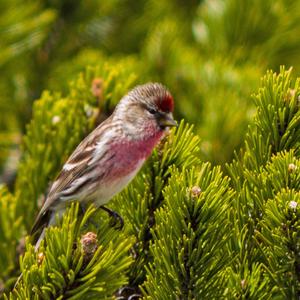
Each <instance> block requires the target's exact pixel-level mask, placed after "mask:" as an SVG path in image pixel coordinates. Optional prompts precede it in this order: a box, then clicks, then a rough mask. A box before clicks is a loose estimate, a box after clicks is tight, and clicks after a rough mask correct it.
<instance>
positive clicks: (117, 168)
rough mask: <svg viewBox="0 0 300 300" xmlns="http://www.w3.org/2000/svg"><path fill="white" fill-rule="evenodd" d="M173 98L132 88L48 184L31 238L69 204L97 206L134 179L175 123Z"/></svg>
mask: <svg viewBox="0 0 300 300" xmlns="http://www.w3.org/2000/svg"><path fill="white" fill-rule="evenodd" d="M172 111H173V98H172V96H171V95H170V93H169V92H168V91H167V89H166V88H165V87H164V86H162V85H161V84H158V83H149V84H145V85H142V86H138V87H136V88H135V89H133V90H132V91H130V92H129V93H128V94H127V95H126V96H124V97H123V98H122V99H121V100H120V102H119V104H118V105H117V107H116V109H115V111H114V113H113V114H112V115H111V116H110V117H109V118H108V119H107V120H105V121H104V122H103V123H101V124H100V125H99V126H98V127H97V128H96V129H95V130H94V131H93V132H91V133H90V134H89V135H88V136H87V137H86V138H85V139H84V140H83V141H82V142H81V143H80V144H79V145H78V147H77V148H76V149H75V151H74V152H73V154H72V155H71V156H70V158H69V159H68V160H67V162H66V163H65V164H64V166H63V169H62V171H61V172H60V174H59V175H58V177H57V178H56V180H55V182H54V183H53V185H52V187H51V189H50V192H49V194H48V197H47V199H46V201H45V203H44V205H43V207H42V209H41V211H40V213H39V215H38V217H37V219H36V221H35V224H34V226H33V228H32V232H31V233H32V234H35V233H36V232H39V231H41V232H42V233H41V235H40V236H39V239H38V242H37V244H36V248H38V247H39V244H40V241H41V240H42V239H43V236H44V228H45V227H47V226H50V225H53V224H54V222H55V215H56V214H57V213H58V214H60V215H61V214H62V213H63V212H64V210H65V208H66V204H67V203H68V202H69V201H71V200H78V201H80V203H81V205H82V206H85V205H86V204H87V203H89V202H94V203H95V205H96V206H97V207H98V206H102V205H104V204H105V203H107V202H108V201H109V200H110V199H111V198H112V197H113V196H114V195H115V194H116V193H118V192H120V191H121V190H122V189H123V188H124V187H125V186H126V185H127V184H128V183H129V182H130V181H131V180H132V179H133V177H134V176H135V175H136V174H137V172H138V171H139V170H140V168H141V166H142V165H143V163H144V161H145V160H146V159H147V157H148V156H149V155H150V154H151V151H152V149H153V148H154V146H155V145H156V144H157V142H158V141H159V140H160V138H161V137H162V136H163V134H164V132H165V129H166V128H167V127H169V126H174V125H175V124H176V123H175V121H174V120H173V117H172Z"/></svg>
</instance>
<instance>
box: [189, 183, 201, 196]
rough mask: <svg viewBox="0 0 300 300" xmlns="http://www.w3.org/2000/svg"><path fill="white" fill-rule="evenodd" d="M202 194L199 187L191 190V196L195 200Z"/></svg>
mask: <svg viewBox="0 0 300 300" xmlns="http://www.w3.org/2000/svg"><path fill="white" fill-rule="evenodd" d="M200 194H201V189H200V187H199V186H197V185H195V186H193V187H192V188H191V195H192V197H193V198H197V197H199V196H200Z"/></svg>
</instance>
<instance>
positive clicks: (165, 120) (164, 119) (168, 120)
mask: <svg viewBox="0 0 300 300" xmlns="http://www.w3.org/2000/svg"><path fill="white" fill-rule="evenodd" d="M158 124H159V126H160V127H161V128H166V127H177V126H178V124H177V122H176V121H175V120H174V118H173V115H172V113H164V114H160V115H159V117H158Z"/></svg>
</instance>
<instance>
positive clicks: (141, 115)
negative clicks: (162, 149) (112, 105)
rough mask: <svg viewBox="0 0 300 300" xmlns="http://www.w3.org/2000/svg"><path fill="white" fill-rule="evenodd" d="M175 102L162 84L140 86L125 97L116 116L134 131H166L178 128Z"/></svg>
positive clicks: (117, 108) (118, 107)
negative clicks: (174, 116) (174, 112)
mask: <svg viewBox="0 0 300 300" xmlns="http://www.w3.org/2000/svg"><path fill="white" fill-rule="evenodd" d="M173 109H174V101H173V97H172V95H171V94H170V92H169V91H168V90H167V88H166V87H164V86H163V85H162V84H160V83H147V84H144V85H139V86H137V87H135V88H134V89H133V90H131V91H130V92H129V93H128V94H127V95H126V96H125V97H123V98H122V99H121V101H120V103H119V104H118V106H117V107H116V110H115V115H116V116H117V117H118V118H120V117H122V119H123V120H124V122H125V123H126V126H128V128H129V129H130V128H131V129H132V130H134V129H135V130H139V129H140V130H145V129H146V128H152V130H156V131H165V130H166V129H167V128H169V127H172V126H177V122H176V121H175V120H174V118H173V114H172V113H173Z"/></svg>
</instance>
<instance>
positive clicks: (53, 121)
mask: <svg viewBox="0 0 300 300" xmlns="http://www.w3.org/2000/svg"><path fill="white" fill-rule="evenodd" d="M59 122H60V116H53V118H52V124H53V125H55V124H57V123H59Z"/></svg>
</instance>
